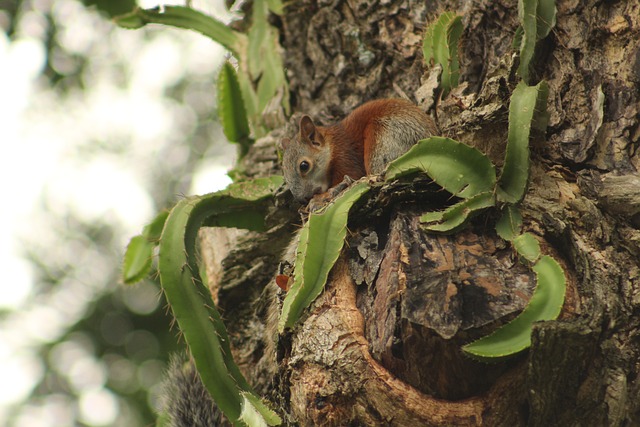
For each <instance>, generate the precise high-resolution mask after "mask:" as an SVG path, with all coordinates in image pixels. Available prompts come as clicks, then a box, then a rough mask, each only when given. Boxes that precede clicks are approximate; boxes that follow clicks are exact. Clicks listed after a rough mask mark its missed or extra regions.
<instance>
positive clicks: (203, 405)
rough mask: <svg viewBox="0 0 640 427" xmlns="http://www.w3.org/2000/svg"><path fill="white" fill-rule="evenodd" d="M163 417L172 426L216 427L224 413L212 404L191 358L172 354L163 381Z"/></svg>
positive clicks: (220, 422)
mask: <svg viewBox="0 0 640 427" xmlns="http://www.w3.org/2000/svg"><path fill="white" fill-rule="evenodd" d="M160 403H161V413H162V415H161V416H164V417H166V419H167V424H166V425H167V426H170V427H213V426H219V425H221V424H222V413H221V412H220V410H219V409H218V407H217V406H216V405H215V403H213V400H212V399H211V396H210V395H209V392H208V391H207V389H206V388H205V386H204V384H202V381H201V380H200V375H198V371H196V368H195V366H194V365H193V362H192V361H191V360H187V358H186V357H184V356H181V355H177V354H175V355H173V356H172V358H171V361H170V362H169V370H168V371H167V377H166V378H165V380H164V382H163V384H162V397H161V402H160Z"/></svg>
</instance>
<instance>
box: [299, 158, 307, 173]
mask: <svg viewBox="0 0 640 427" xmlns="http://www.w3.org/2000/svg"><path fill="white" fill-rule="evenodd" d="M308 170H309V162H307V161H306V160H303V161H301V162H300V172H302V173H305V172H307V171H308Z"/></svg>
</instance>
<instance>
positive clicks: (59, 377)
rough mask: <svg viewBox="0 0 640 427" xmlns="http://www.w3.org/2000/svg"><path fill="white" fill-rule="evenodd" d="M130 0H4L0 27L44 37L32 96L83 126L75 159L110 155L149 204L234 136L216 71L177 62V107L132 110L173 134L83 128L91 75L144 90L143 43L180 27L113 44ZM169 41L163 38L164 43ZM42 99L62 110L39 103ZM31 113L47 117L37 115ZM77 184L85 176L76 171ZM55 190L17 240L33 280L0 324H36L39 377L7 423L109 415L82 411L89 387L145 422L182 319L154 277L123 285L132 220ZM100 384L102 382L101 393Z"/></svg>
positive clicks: (165, 99)
mask: <svg viewBox="0 0 640 427" xmlns="http://www.w3.org/2000/svg"><path fill="white" fill-rule="evenodd" d="M134 3H135V2H133V1H128V0H120V1H115V0H86V1H85V2H84V3H81V2H79V1H76V0H51V1H27V0H17V1H14V0H9V1H7V0H0V24H1V25H2V26H1V27H0V28H1V29H2V30H4V32H5V34H6V35H7V37H8V40H9V42H10V43H11V42H13V41H16V40H24V39H37V40H40V41H41V42H42V45H43V46H44V50H45V52H44V55H45V56H44V57H43V64H44V65H43V68H42V70H41V71H40V74H39V75H38V77H37V82H38V89H37V90H39V91H42V93H43V97H44V98H42V99H41V100H40V101H41V102H40V104H41V105H29V106H27V107H25V108H26V109H27V110H33V111H35V113H33V114H34V116H37V117H41V118H43V119H44V120H53V121H55V120H56V119H50V118H49V119H47V118H46V117H45V115H46V114H51V115H52V116H51V117H60V118H61V119H60V121H62V122H65V123H66V124H63V125H64V126H67V128H68V127H70V126H72V127H73V129H74V130H73V131H74V132H78V133H81V134H82V135H85V133H84V132H88V133H87V134H86V135H87V136H86V139H85V140H84V141H82V138H83V137H82V136H81V137H79V139H80V140H81V142H80V143H78V144H76V145H75V146H72V145H70V146H69V148H67V149H65V151H64V161H65V162H67V163H69V164H74V165H78V166H79V167H80V166H81V165H90V164H93V163H98V164H100V163H107V162H109V163H113V164H116V165H119V167H121V168H122V169H123V170H131V171H135V173H137V174H138V175H139V176H143V177H144V178H143V179H142V181H144V182H143V183H144V184H145V185H146V188H145V191H146V194H145V196H146V197H147V198H148V200H149V201H150V203H151V204H152V206H151V207H150V209H151V211H152V212H153V211H158V210H160V209H162V208H164V207H167V206H172V205H173V204H175V202H176V200H177V199H178V198H179V196H180V195H182V194H186V193H188V192H189V188H190V184H191V181H192V176H193V171H194V170H197V169H198V167H199V165H201V164H203V163H204V162H211V161H212V160H214V159H216V158H218V157H219V156H222V155H227V154H228V153H232V152H233V150H232V149H231V150H228V151H225V149H224V148H221V149H219V150H217V149H216V150H212V149H211V147H213V146H214V144H215V143H216V141H223V139H224V138H223V137H222V130H221V128H220V126H219V124H217V122H216V119H215V118H216V117H217V112H216V109H215V101H214V100H215V95H216V94H215V91H216V89H215V79H214V78H215V75H212V74H214V73H205V72H202V71H198V72H195V73H194V74H189V71H187V69H186V66H183V65H181V67H182V69H180V70H179V72H180V74H179V75H177V76H175V77H173V80H170V82H169V83H168V84H167V86H165V87H162V89H161V91H160V93H159V94H157V96H158V98H159V101H158V104H160V105H158V106H157V108H158V109H161V110H162V111H168V112H169V113H170V114H169V115H167V116H165V117H167V120H166V122H163V121H161V120H159V119H157V118H155V116H153V111H148V110H145V109H143V108H141V109H139V110H136V111H134V113H135V114H136V115H140V119H138V122H141V123H142V124H144V122H145V121H149V122H150V123H151V124H152V125H153V126H152V127H155V128H160V129H164V128H165V127H166V128H167V129H168V131H167V133H166V134H162V135H160V136H158V137H153V138H152V143H151V144H150V148H146V149H141V148H140V147H139V146H136V138H140V137H137V136H134V135H132V133H134V131H135V130H130V129H129V130H122V131H121V130H118V129H115V128H111V127H109V126H105V129H106V130H103V131H102V132H101V131H100V130H95V129H94V130H93V131H91V132H89V131H85V130H83V126H87V125H88V124H85V123H82V120H83V117H84V116H83V115H82V114H81V113H82V112H84V111H86V110H88V109H91V108H94V107H92V104H91V103H92V102H94V101H96V99H97V98H98V97H99V96H102V94H101V93H97V92H96V87H100V88H101V89H104V87H103V86H101V85H103V84H104V82H105V81H104V80H100V79H101V78H102V77H101V76H103V75H108V76H109V79H111V80H110V81H112V83H111V84H112V85H113V88H111V89H110V90H112V91H115V92H118V91H120V92H125V91H127V90H140V88H139V87H136V82H135V81H133V80H134V77H133V76H134V70H133V69H134V66H136V64H135V63H136V62H139V61H140V58H139V57H138V56H136V54H139V53H142V52H143V50H144V49H143V45H150V44H153V43H156V44H157V46H158V49H157V50H156V51H161V49H162V48H163V47H166V44H167V40H168V39H169V38H172V37H173V36H169V37H167V36H166V32H165V33H163V34H160V32H159V31H158V32H156V31H154V30H150V31H147V32H146V33H140V34H139V36H137V37H136V39H135V40H136V43H138V42H139V43H140V44H141V45H140V46H132V49H131V50H130V51H128V52H129V53H127V52H125V51H122V50H121V51H117V48H115V47H114V46H115V45H116V43H115V42H116V41H117V40H118V37H123V36H120V35H119V34H118V32H124V31H123V30H121V29H116V28H115V27H114V26H113V24H111V23H110V21H109V16H112V15H117V14H121V13H123V12H126V11H128V10H131V8H132V7H133V6H134V5H135V4H134ZM96 9H97V10H99V11H100V14H97V13H95V11H96ZM78 19H80V20H84V21H85V22H84V25H85V28H89V30H90V31H89V32H87V33H74V32H73V31H77V28H72V27H73V26H72V25H71V24H74V25H75V24H77V20H78ZM71 21H73V22H71ZM127 34H131V33H128V32H127ZM159 35H160V36H159ZM0 36H1V34H0ZM124 37H131V36H129V35H127V36H124ZM162 37H164V38H162ZM177 37H178V38H179V37H180V36H177ZM127 40H129V39H127ZM120 43H121V42H120ZM162 43H164V44H162ZM121 45H122V43H121V44H120V46H121ZM70 46H71V47H70ZM125 47H126V46H125ZM169 47H172V46H169ZM121 49H122V48H121ZM148 52H151V53H153V52H154V51H153V50H149V51H148ZM165 52H167V49H165V50H162V53H163V54H164V53H165ZM220 62H222V58H221V59H220ZM137 65H139V64H137ZM3 67H5V64H3ZM105 69H108V70H109V71H108V72H104V70H105ZM149 77H150V78H156V77H157V76H156V75H155V74H154V75H153V76H149ZM138 84H139V82H138ZM159 85H160V83H159ZM149 90H153V87H152V88H151V89H149ZM45 98H46V99H45ZM36 104H38V102H36ZM105 104H106V105H108V104H109V102H105ZM42 106H53V107H59V108H60V109H62V111H42V108H43V107H42ZM71 107H73V108H75V109H71ZM151 107H154V106H153V105H150V106H149V108H151ZM65 108H67V109H68V110H67V111H64V109H65ZM102 114H104V122H105V123H112V122H113V121H117V116H118V114H121V113H120V112H118V105H117V104H116V105H113V110H105V111H104V112H103V113H102ZM159 117H161V118H162V117H163V116H159ZM142 124H141V125H140V126H141V128H142V129H143V130H146V129H147V128H144V127H142ZM32 125H33V126H35V127H37V126H41V124H39V123H36V122H34V123H33V124H32ZM89 126H90V125H89ZM169 131H170V132H172V133H170V132H169ZM0 135H2V134H1V132H0ZM49 137H51V139H52V140H53V139H55V138H56V137H57V138H63V137H64V136H62V135H45V138H44V139H43V140H42V147H43V152H45V153H46V152H47V151H46V146H47V145H48V144H50V143H51V142H50V141H49V140H48V139H47V138H49ZM142 138H143V139H144V138H145V137H142ZM146 138H151V137H146ZM144 150H146V151H144ZM105 179H106V180H109V179H113V178H112V177H108V176H106V177H105ZM82 184H83V183H82V182H81V180H79V181H78V182H76V185H78V186H80V185H82ZM48 191H49V192H48ZM50 191H51V190H50V189H49V190H47V189H46V188H45V189H44V192H43V194H41V195H40V196H39V199H38V200H39V202H38V203H39V204H38V207H37V216H36V218H37V219H36V220H35V222H33V223H31V224H29V225H28V227H26V228H27V229H28V231H29V233H27V234H25V235H24V237H23V238H22V242H21V243H22V244H21V250H22V253H23V255H24V257H25V258H26V259H27V260H28V261H29V262H30V264H31V266H32V269H33V276H34V277H33V288H32V293H31V295H30V296H29V299H28V301H27V302H26V303H25V304H24V307H21V309H20V311H10V310H7V311H3V312H2V313H1V314H0V330H7V329H9V328H18V327H24V328H25V329H29V334H30V335H33V336H35V337H36V338H35V339H34V341H33V345H32V347H33V348H32V349H30V350H33V354H34V355H35V357H36V359H37V361H38V362H37V364H36V365H37V369H36V375H35V376H34V378H35V379H36V381H37V383H36V384H35V386H34V387H33V389H32V391H31V393H30V394H29V396H28V397H27V398H26V399H25V400H24V401H22V402H19V403H18V404H17V405H14V406H12V407H10V408H3V407H1V406H0V424H3V425H7V426H25V425H39V426H40V425H43V424H41V423H42V420H46V419H47V414H52V415H50V416H49V418H50V420H49V422H50V423H51V424H50V425H52V426H53V425H79V426H93V425H105V424H104V423H103V422H101V421H100V420H99V419H98V418H96V419H92V418H91V417H89V418H87V417H86V416H83V413H86V412H87V408H89V409H88V410H89V411H91V407H92V404H93V403H94V401H92V400H90V399H87V396H96V395H98V396H102V397H104V396H105V395H106V396H111V397H112V398H113V399H114V401H115V402H116V406H115V408H116V412H115V413H114V414H113V416H114V417H115V421H113V422H112V423H109V425H118V426H143V425H151V424H153V423H154V422H155V419H156V416H155V414H154V406H156V405H157V399H158V396H159V387H160V384H159V383H160V381H161V379H162V374H163V370H164V369H165V366H166V364H167V362H168V355H169V354H170V353H172V352H174V351H175V350H176V349H178V348H180V347H183V342H182V341H181V339H180V338H179V337H177V335H178V331H177V329H175V328H172V327H171V321H172V319H171V315H170V314H168V312H167V304H166V301H165V299H164V296H163V295H162V294H161V291H160V288H159V285H158V283H156V281H155V280H146V281H144V282H142V283H141V284H139V285H137V286H133V287H124V286H122V285H121V283H120V278H119V274H120V271H118V267H117V266H119V265H120V260H121V259H122V255H123V252H124V249H125V244H126V238H127V237H129V235H130V233H131V231H130V229H127V228H126V227H127V225H126V224H123V222H122V221H121V220H120V219H119V217H118V216H117V215H115V214H114V213H113V212H110V211H107V212H106V213H105V214H104V215H102V217H98V218H96V217H91V216H86V215H83V213H82V212H81V211H82V206H81V207H80V209H79V210H80V212H79V211H78V209H76V207H73V206H62V207H61V206H59V205H58V203H59V202H58V200H60V199H61V198H62V197H63V195H61V194H53V195H52V194H50ZM58 193H59V191H58ZM90 203H91V201H89V200H87V201H86V202H85V204H87V205H88V204H90ZM89 208H90V206H89ZM114 209H115V208H114ZM140 225H142V224H140ZM128 226H129V227H130V225H128ZM152 276H153V275H152ZM45 315H46V316H45ZM47 319H49V320H50V321H47ZM38 322H40V323H38ZM56 328H59V329H56ZM16 334H17V335H20V332H19V331H16ZM4 387H11V384H5V385H4ZM98 391H103V392H104V393H102V394H99V393H98V394H96V392H98ZM83 408H84V409H83ZM97 412H98V411H97V409H96V413H97ZM53 414H57V416H59V417H58V418H56V416H54V415H53ZM3 417H6V420H4V419H3ZM34 417H36V418H34ZM36 419H37V421H38V422H37V423H36V422H35V420H36ZM4 421H6V424H5V423H4Z"/></svg>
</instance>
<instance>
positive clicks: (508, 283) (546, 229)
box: [202, 0, 640, 426]
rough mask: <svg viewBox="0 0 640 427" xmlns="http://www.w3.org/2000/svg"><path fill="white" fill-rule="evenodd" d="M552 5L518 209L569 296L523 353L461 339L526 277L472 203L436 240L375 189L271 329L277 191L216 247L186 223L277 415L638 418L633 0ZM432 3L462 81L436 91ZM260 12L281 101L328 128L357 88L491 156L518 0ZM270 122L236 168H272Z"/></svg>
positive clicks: (637, 84)
mask: <svg viewBox="0 0 640 427" xmlns="http://www.w3.org/2000/svg"><path fill="white" fill-rule="evenodd" d="M557 8H558V14H557V25H556V27H555V29H554V30H553V32H552V34H551V35H550V36H549V37H548V38H547V39H546V40H545V41H544V45H543V46H542V55H541V57H540V58H538V61H537V64H538V66H537V67H536V70H535V73H536V74H535V75H536V77H537V78H538V79H544V80H546V81H547V82H548V83H549V87H550V95H549V102H548V111H549V112H550V122H549V127H548V129H547V132H546V134H545V135H542V136H540V137H538V138H536V139H535V140H534V141H533V142H532V144H533V146H532V155H531V161H532V167H531V174H530V184H529V190H528V193H527V195H526V197H525V199H524V201H523V203H522V205H521V211H522V215H523V218H524V222H525V229H526V230H527V231H529V232H531V233H533V234H535V235H536V236H537V238H538V239H539V240H540V241H541V243H542V246H543V251H544V252H546V253H549V254H552V255H553V256H554V257H555V258H556V259H557V260H559V261H560V262H561V264H562V265H563V267H564V269H565V272H566V274H567V279H568V291H567V297H566V301H565V306H564V307H563V314H562V315H561V317H560V318H559V319H558V320H557V321H552V322H543V323H539V324H537V325H536V326H535V327H534V330H533V336H532V346H531V348H530V349H529V350H528V351H526V352H524V353H523V354H521V355H519V356H517V357H514V358H511V359H509V360H507V361H500V362H497V363H494V364H483V363H481V362H477V361H474V360H472V359H469V358H467V357H466V356H463V355H462V353H461V351H460V346H461V345H463V344H465V343H467V342H469V341H470V340H473V339H476V338H478V337H481V336H484V335H486V334H487V333H488V332H489V331H490V330H492V329H494V328H495V327H496V326H498V325H500V324H503V323H505V322H506V321H508V320H510V319H512V318H513V317H514V316H515V315H517V313H518V312H519V311H520V310H521V309H522V308H523V307H524V306H525V305H526V304H527V301H528V299H529V297H530V295H531V292H532V290H533V287H534V282H535V281H534V280H533V276H532V275H531V272H530V271H529V270H528V269H527V268H524V267H523V266H522V263H520V262H519V260H518V259H517V256H516V255H515V254H514V253H513V251H512V250H511V249H510V246H509V245H507V244H506V243H505V242H503V241H502V240H501V239H500V238H498V237H497V236H496V235H495V232H494V231H493V224H494V222H495V218H493V217H492V216H491V215H490V214H489V215H482V216H480V217H478V219H477V220H476V221H474V223H473V224H472V226H471V227H469V228H468V229H466V230H465V231H463V232H461V233H457V234H454V235H451V236H438V235H433V234H427V233H425V232H424V231H423V230H422V229H421V228H420V227H419V226H418V225H419V224H418V221H417V218H418V216H419V215H420V214H421V213H422V212H423V211H424V209H425V208H426V207H429V205H430V204H431V205H437V202H438V201H426V202H425V201H424V200H422V201H420V202H418V200H419V199H416V198H415V197H414V198H413V199H412V198H411V193H412V191H414V190H415V187H410V189H409V190H407V194H408V196H407V197H406V198H405V199H404V200H403V201H402V202H400V201H398V199H394V198H391V199H392V200H394V201H395V203H391V204H389V203H388V200H389V197H387V198H385V197H379V198H378V199H375V198H374V199H373V200H371V201H370V202H369V203H367V204H366V205H364V206H362V207H360V209H359V210H358V211H357V212H356V216H357V221H352V222H350V225H349V229H350V231H351V233H349V235H350V237H349V238H348V241H347V245H346V246H345V249H344V250H343V253H342V256H341V258H340V260H339V261H338V263H337V264H336V266H335V267H334V269H333V271H332V273H331V275H330V277H329V282H328V284H327V286H326V288H325V292H324V293H323V294H322V295H321V296H320V297H319V298H318V300H317V301H316V302H315V303H314V304H313V305H312V307H311V308H310V309H309V310H308V314H307V315H305V316H303V318H302V319H301V320H300V321H299V323H298V326H297V327H296V328H295V329H294V330H293V331H292V332H290V333H288V334H286V335H284V336H279V337H278V336H277V335H276V334H275V333H273V332H272V330H273V327H272V326H273V323H274V322H273V318H274V316H277V310H278V304H279V302H280V300H281V298H282V295H280V294H281V293H282V292H281V291H279V290H277V288H276V286H275V284H274V283H273V278H274V276H275V275H276V274H277V273H278V262H279V260H280V258H281V256H282V255H281V254H282V251H284V249H285V247H286V246H287V244H288V242H289V240H290V239H291V236H292V235H293V232H294V231H295V228H296V224H299V223H300V220H299V219H298V216H297V215H296V214H295V212H293V211H294V210H295V206H294V203H293V202H292V200H291V198H290V196H289V197H287V196H286V195H282V196H281V197H279V199H278V203H279V205H278V206H277V208H276V209H274V213H273V216H272V218H271V219H270V221H271V222H272V223H273V224H278V226H277V227H274V228H273V229H272V230H271V231H270V232H269V233H266V234H263V235H257V234H255V233H253V234H250V235H247V234H243V233H240V235H239V236H235V237H234V239H233V240H231V241H230V242H229V244H228V246H227V247H228V248H231V249H230V251H229V253H228V254H227V253H225V252H226V251H224V250H223V251H222V252H221V245H220V244H218V243H216V242H217V241H216V240H212V239H209V238H207V235H208V236H209V237H210V235H211V233H219V232H217V231H216V232H213V231H206V232H205V233H204V234H205V239H203V244H202V246H203V256H204V258H205V260H206V261H207V270H208V273H209V274H208V276H209V279H210V285H211V288H212V290H213V291H214V294H215V295H216V297H217V302H218V304H219V306H220V307H221V309H222V310H223V313H224V318H225V321H226V324H227V327H228V328H229V330H230V334H231V336H232V341H233V346H234V348H235V357H236V360H237V361H238V362H239V365H240V366H241V369H242V370H243V371H244V372H245V374H246V376H247V377H248V378H249V380H250V382H252V383H253V384H254V386H255V387H256V388H257V389H258V390H259V392H260V393H261V394H262V395H264V396H266V397H267V398H268V399H270V400H271V401H272V402H273V404H274V406H276V407H277V409H278V411H279V412H280V413H281V414H284V415H285V421H286V423H287V424H291V425H323V426H325V425H335V426H345V425H397V426H404V425H407V426H411V425H425V426H430V425H434V426H435V425H465V426H466V425H487V426H498V425H508V426H516V425H532V426H553V425H562V426H573V425H575V426H591V425H593V426H596V425H597V426H604V425H611V426H618V425H640V377H639V375H640V328H639V325H640V315H639V314H640V268H639V262H638V259H639V256H640V176H639V175H638V173H637V170H638V168H639V167H640V156H639V155H638V147H639V144H640V125H639V118H640V2H639V1H638V0H630V1H595V0H588V1H562V0H558V1H557ZM444 10H453V11H457V12H458V13H459V14H460V15H461V16H462V19H463V25H464V33H463V36H462V41H461V45H460V64H461V79H460V81H461V85H460V86H459V87H458V88H457V89H455V90H454V91H453V92H452V93H451V94H450V95H448V97H447V98H445V99H443V100H442V101H440V102H437V103H434V100H433V97H432V96H430V95H429V94H430V93H432V90H433V89H434V84H433V79H429V72H430V66H428V65H426V64H425V62H424V59H423V57H422V49H421V48H422V38H423V32H424V29H425V28H426V26H427V25H428V24H429V23H430V22H432V21H433V20H434V19H435V18H437V16H438V15H439V14H440V13H441V12H442V11H444ZM277 24H278V26H279V28H280V30H281V44H282V45H283V48H284V58H285V61H286V67H287V70H288V77H289V80H290V85H291V94H292V103H293V110H294V111H295V112H305V113H307V114H310V115H311V116H313V117H314V118H316V119H317V120H318V121H319V122H324V123H325V124H327V123H330V122H333V121H335V120H338V119H341V118H342V117H344V116H345V115H346V114H348V113H349V112H350V111H351V110H352V109H353V108H354V107H356V106H357V105H359V104H361V103H363V102H365V101H367V100H370V99H374V98H382V97H408V98H409V99H412V100H413V101H415V102H417V103H418V104H420V105H421V106H422V107H423V108H425V110H428V111H429V112H430V113H431V114H432V115H434V117H435V118H437V120H438V124H439V126H440V129H441V133H442V134H443V135H446V136H451V137H452V138H455V139H458V140H460V141H463V142H465V143H467V144H470V145H472V146H475V147H477V148H479V149H480V150H482V151H484V152H485V153H487V154H488V155H489V156H490V157H491V158H492V160H493V161H494V163H496V164H500V162H501V158H502V157H503V155H504V147H505V144H506V133H507V116H508V101H509V97H510V94H511V92H512V91H513V89H514V87H515V85H516V83H517V81H518V77H517V76H516V75H515V70H516V68H517V62H515V61H517V58H516V57H515V56H514V55H513V49H512V47H511V44H512V40H513V37H514V33H515V31H516V28H517V26H518V16H517V9H516V2H513V1H504V0H499V1H487V0H484V1H483V0H469V1H465V2H454V1H444V2H433V3H432V2H421V1H396V0H390V1H384V2H373V1H368V0H351V1H333V2H331V1H324V2H312V1H307V0H304V1H298V2H294V3H292V4H291V5H290V6H288V9H287V10H286V12H285V15H283V16H282V17H281V18H279V20H278V22H277ZM603 100H604V101H603ZM282 132H283V131H281V130H278V131H274V132H273V133H272V134H271V135H270V136H269V137H267V138H265V139H264V140H262V141H261V143H260V144H258V145H257V146H256V147H254V149H252V152H251V153H250V154H249V156H248V157H247V159H246V160H245V162H246V168H247V170H248V173H249V174H255V175H262V174H268V173H270V172H274V171H275V173H277V169H278V165H277V157H276V153H275V147H274V145H273V143H274V141H275V139H276V138H278V137H279V136H280V135H281V134H282ZM415 185H417V186H419V185H422V184H421V183H420V182H417V183H416V184H415ZM396 193H398V192H397V191H396V192H394V193H393V194H396ZM389 194H392V193H389ZM385 200H386V201H387V202H385ZM292 206H293V208H291V207H292ZM376 206H378V208H376ZM380 206H382V208H380ZM221 254H224V255H225V259H224V260H223V261H222V263H221V265H222V268H219V265H220V262H219V258H220V256H221Z"/></svg>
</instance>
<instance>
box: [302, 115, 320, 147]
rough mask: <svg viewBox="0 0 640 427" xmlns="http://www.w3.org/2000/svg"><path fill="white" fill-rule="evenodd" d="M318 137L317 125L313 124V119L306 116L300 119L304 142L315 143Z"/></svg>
mask: <svg viewBox="0 0 640 427" xmlns="http://www.w3.org/2000/svg"><path fill="white" fill-rule="evenodd" d="M315 135H316V125H314V124H313V120H311V117H309V116H307V115H304V116H302V118H301V119H300V137H301V138H302V140H303V141H309V142H313V140H314V137H315Z"/></svg>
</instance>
